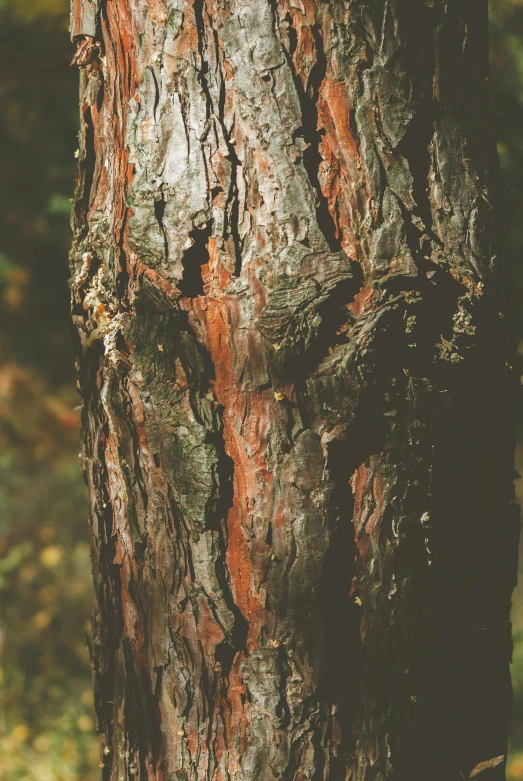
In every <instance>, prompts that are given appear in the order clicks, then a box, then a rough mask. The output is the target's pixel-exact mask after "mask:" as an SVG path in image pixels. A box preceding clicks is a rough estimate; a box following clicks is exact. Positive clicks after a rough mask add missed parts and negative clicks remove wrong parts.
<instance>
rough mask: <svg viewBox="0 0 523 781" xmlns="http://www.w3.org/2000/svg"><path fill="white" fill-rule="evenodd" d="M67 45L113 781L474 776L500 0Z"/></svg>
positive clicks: (114, 36)
mask: <svg viewBox="0 0 523 781" xmlns="http://www.w3.org/2000/svg"><path fill="white" fill-rule="evenodd" d="M71 18H72V22H71V34H72V37H73V40H75V41H76V43H77V44H78V46H79V53H78V56H77V57H76V64H77V65H79V66H80V72H81V76H80V81H81V90H80V94H81V106H82V123H81V133H80V165H79V175H78V184H77V193H76V202H75V208H74V219H73V223H74V233H75V238H74V246H73V250H72V253H71V266H72V301H73V320H74V322H75V325H76V326H77V330H78V334H79V338H78V358H79V382H80V389H81V392H82V394H83V397H84V402H85V404H84V417H83V441H84V449H83V467H84V471H85V475H86V480H87V482H88V485H89V489H90V497H91V519H92V528H93V535H92V539H93V545H92V549H93V570H94V576H95V588H96V596H97V610H96V614H95V617H94V620H93V628H94V632H93V644H92V660H93V667H94V674H95V691H96V707H97V714H98V726H99V730H100V732H101V734H102V741H103V751H102V755H101V756H102V762H101V765H102V770H101V772H102V779H103V780H104V781H109V780H110V781H128V779H131V778H140V779H144V780H145V779H149V781H151V780H152V779H157V781H164V780H165V781H166V780H167V779H169V781H172V780H173V779H178V781H182V780H185V781H204V779H205V781H225V780H226V779H227V780H230V781H240V780H241V781H245V779H249V781H256V780H258V781H270V780H272V779H289V781H290V780H291V779H292V780H293V781H303V780H304V779H314V781H319V780H320V779H323V781H341V780H344V781H348V780H349V779H353V781H373V780H375V781H378V780H380V781H381V780H382V779H398V781H410V779H412V781H414V779H418V778H419V777H420V774H421V775H423V776H424V777H425V778H429V779H432V778H433V779H434V781H436V779H437V781H441V779H442V778H445V779H449V781H452V780H453V779H456V781H458V779H460V778H462V777H468V775H469V774H470V772H471V771H472V770H473V769H474V768H476V767H478V766H479V765H480V764H481V762H485V761H487V760H488V759H489V757H498V756H501V755H503V754H504V753H505V749H506V746H505V743H506V721H507V716H508V706H509V700H510V692H509V681H508V658H509V654H510V643H509V624H508V611H509V606H510V594H511V590H512V587H513V583H514V578H515V568H514V565H513V561H512V560H511V556H512V553H511V551H512V550H513V549H514V546H515V543H514V540H515V537H516V534H517V529H516V527H517V523H516V514H515V511H514V508H513V506H512V504H511V501H512V487H511V479H512V472H511V458H512V446H513V442H512V412H511V405H512V399H513V391H512V387H513V377H512V371H511V366H510V358H507V352H506V351H507V350H509V349H510V344H509V341H508V339H507V336H506V330H505V322H504V321H505V317H504V312H503V311H502V306H503V304H502V303H501V302H502V300H503V299H502V294H501V290H500V281H499V279H500V269H499V266H500V262H501V258H500V254H499V250H498V249H497V247H498V240H499V239H498V233H499V226H498V218H497V216H496V211H495V210H494V207H493V204H494V203H495V200H496V197H497V191H496V175H497V174H496V164H495V159H494V157H493V152H492V143H491V139H490V135H489V128H488V121H487V117H488V97H487V93H486V81H487V78H488V61H487V6H486V2H483V0H474V2H471V0H452V1H451V0H449V1H448V2H444V1H443V0H427V2H426V3H422V2H417V1H416V2H415V1H414V0H409V2H403V0H401V1H400V0H386V2H382V1H381V0H380V2H378V0H365V2H356V0H345V2H335V1H334V0H332V1H331V2H320V0H303V2H301V0H271V1H269V0H149V2H147V1H146V0H99V2H98V3H93V2H91V0H72V17H71ZM511 561H512V563H510V562H511ZM464 724H467V729H464V727H463V725H464ZM427 757H430V762H431V766H430V767H429V768H427V767H426V758H427ZM489 772H490V773H491V776H490V777H492V778H493V779H494V778H502V777H503V775H502V774H503V763H502V762H500V763H498V764H497V765H495V766H492V767H491V768H490V767H489Z"/></svg>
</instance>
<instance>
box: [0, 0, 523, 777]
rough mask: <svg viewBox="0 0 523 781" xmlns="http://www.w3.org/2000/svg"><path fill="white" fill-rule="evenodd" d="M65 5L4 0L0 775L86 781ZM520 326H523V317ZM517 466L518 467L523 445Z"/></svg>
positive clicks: (517, 144)
mask: <svg viewBox="0 0 523 781" xmlns="http://www.w3.org/2000/svg"><path fill="white" fill-rule="evenodd" d="M68 10H69V9H68V0H0V51H1V55H2V56H1V58H0V95H1V99H2V105H3V111H2V112H1V114H0V166H1V170H2V174H3V175H2V177H0V207H1V208H0V676H1V678H0V756H1V757H2V761H1V768H0V781H91V780H92V781H94V779H96V778H97V777H98V762H99V761H100V760H99V753H98V741H97V739H96V737H95V734H94V714H93V710H92V695H91V681H90V671H89V659H88V651H87V644H86V639H85V633H86V632H88V624H89V615H90V612H91V609H92V600H93V597H92V593H93V592H92V586H91V576H90V561H89V544H88V522H87V518H88V509H87V497H86V493H85V488H84V485H83V481H82V477H81V475H80V470H79V467H78V449H79V448H78V427H79V415H78V410H77V407H78V405H79V403H80V400H79V397H78V396H77V395H76V389H75V376H74V361H73V352H72V346H71V334H70V325H69V291H68V286H67V277H68V270H67V253H68V249H69V243H70V235H69V213H70V206H71V204H70V201H69V198H70V196H71V194H72V190H73V177H74V169H75V161H74V151H75V149H76V146H77V139H76V132H77V122H78V120H77V117H78V111H77V94H78V86H77V79H78V75H77V72H76V71H75V70H74V69H72V68H70V67H69V62H70V60H71V57H72V53H73V50H72V46H71V44H70V42H69V36H68ZM490 18H491V41H492V51H491V61H492V89H493V114H494V119H495V127H496V133H497V138H498V147H499V153H500V160H501V165H502V170H503V174H504V180H505V190H506V198H505V214H506V217H507V254H508V255H509V256H510V257H511V258H512V271H511V285H510V287H511V288H512V289H513V291H515V297H516V298H517V299H518V300H519V301H521V300H522V299H523V297H522V295H521V293H522V291H523V0H491V17H490ZM518 327H519V331H520V334H521V335H522V336H523V318H522V316H521V313H520V315H519V320H518ZM522 355H523V350H522ZM521 428H522V431H523V425H522V427H521ZM521 439H522V441H523V436H522V437H521ZM518 461H519V471H520V472H523V444H522V445H520V446H519V449H518ZM520 482H523V481H520ZM516 488H517V490H518V495H519V499H520V502H521V501H523V487H520V486H519V484H516ZM521 581H523V577H522V578H521ZM513 615H514V639H515V651H514V664H513V680H514V693H515V706H514V725H513V731H512V733H513V734H512V740H511V755H510V761H509V769H508V776H509V778H510V779H511V781H516V779H521V780H522V781H523V585H520V587H519V588H518V590H517V592H516V596H515V600H514V611H513Z"/></svg>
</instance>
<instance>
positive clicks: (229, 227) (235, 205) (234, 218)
mask: <svg viewBox="0 0 523 781" xmlns="http://www.w3.org/2000/svg"><path fill="white" fill-rule="evenodd" d="M227 147H228V150H229V153H228V155H227V159H228V160H229V161H230V163H231V186H230V189H229V194H228V196H227V203H226V205H225V213H224V217H225V219H224V229H223V238H224V239H225V240H227V238H228V236H229V235H230V237H231V239H232V243H233V247H234V276H236V277H238V276H240V273H241V270H242V253H243V242H242V240H241V239H240V234H239V230H238V219H239V213H240V203H239V200H238V176H240V175H241V167H242V164H241V162H240V160H239V159H238V155H237V154H236V152H235V151H234V147H233V146H232V144H230V143H227Z"/></svg>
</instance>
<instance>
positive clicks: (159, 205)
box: [154, 195, 169, 261]
mask: <svg viewBox="0 0 523 781" xmlns="http://www.w3.org/2000/svg"><path fill="white" fill-rule="evenodd" d="M164 214H165V198H164V197H163V195H162V197H161V198H157V199H156V200H155V202H154V216H155V217H156V222H157V223H158V227H159V229H160V233H161V234H162V236H163V246H164V252H165V260H166V261H167V260H168V259H169V244H168V240H167V233H166V230H165V225H164V224H163V215H164Z"/></svg>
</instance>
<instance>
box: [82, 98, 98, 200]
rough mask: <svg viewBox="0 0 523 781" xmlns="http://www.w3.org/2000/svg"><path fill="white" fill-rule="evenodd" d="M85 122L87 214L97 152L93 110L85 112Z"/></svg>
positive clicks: (84, 162)
mask: <svg viewBox="0 0 523 781" xmlns="http://www.w3.org/2000/svg"><path fill="white" fill-rule="evenodd" d="M84 121H85V141H84V145H85V146H84V148H85V158H84V161H83V169H84V172H85V173H84V176H85V178H84V186H83V194H82V200H81V203H82V204H83V208H84V209H85V214H87V211H88V209H89V203H90V201H91V189H92V187H93V180H94V169H95V165H96V151H95V148H94V125H93V119H92V113H91V109H90V108H88V109H87V110H86V111H85V112H84Z"/></svg>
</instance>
